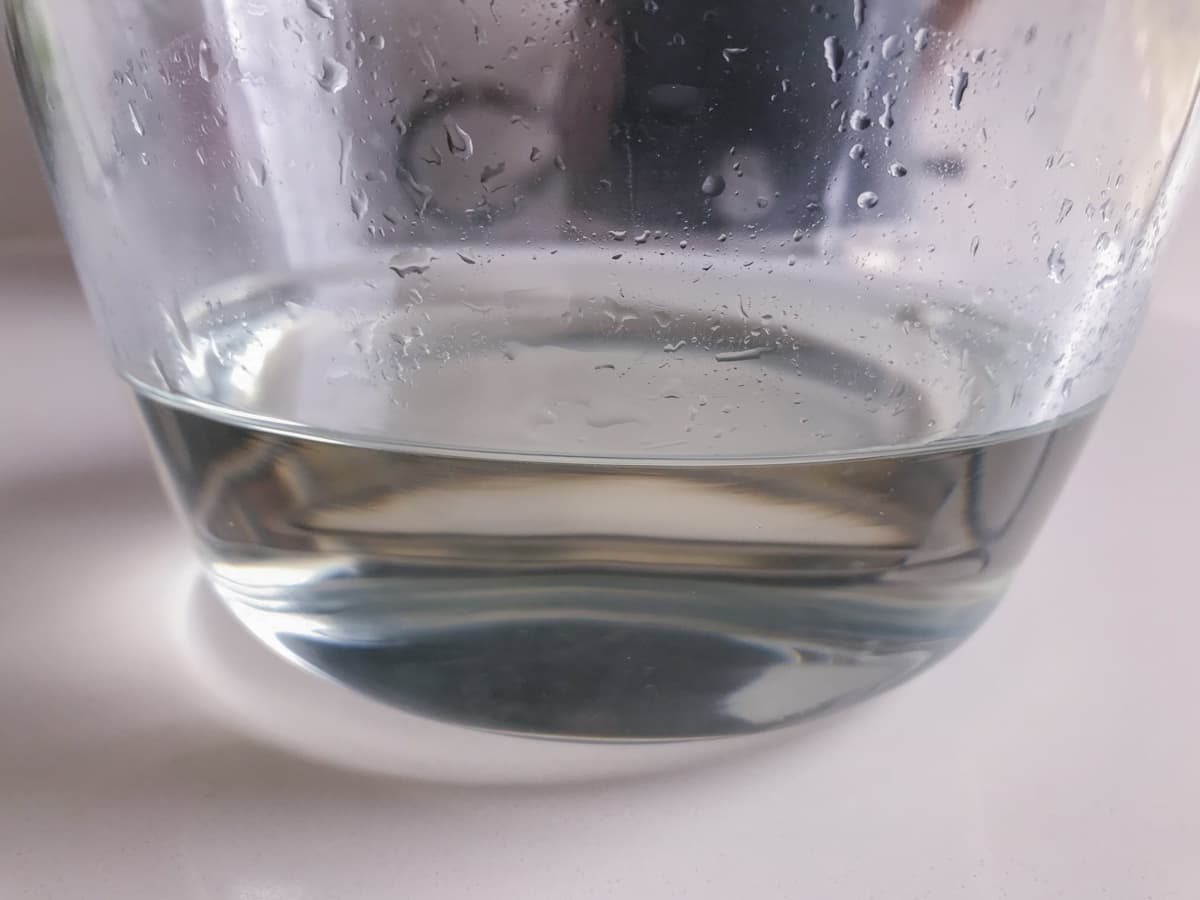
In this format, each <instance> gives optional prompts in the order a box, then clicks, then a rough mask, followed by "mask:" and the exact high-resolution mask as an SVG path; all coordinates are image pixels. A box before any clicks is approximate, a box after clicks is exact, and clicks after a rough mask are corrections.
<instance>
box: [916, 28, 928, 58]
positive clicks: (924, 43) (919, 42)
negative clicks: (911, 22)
mask: <svg viewBox="0 0 1200 900" xmlns="http://www.w3.org/2000/svg"><path fill="white" fill-rule="evenodd" d="M928 46H929V29H928V28H918V29H917V33H916V34H914V35H913V49H914V50H916V51H917V52H918V53H920V52H921V51H922V50H924V49H925V48H926V47H928Z"/></svg>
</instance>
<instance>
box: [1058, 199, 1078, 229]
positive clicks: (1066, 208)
mask: <svg viewBox="0 0 1200 900" xmlns="http://www.w3.org/2000/svg"><path fill="white" fill-rule="evenodd" d="M1074 208H1075V204H1074V203H1073V202H1072V201H1071V200H1070V198H1064V199H1063V202H1062V206H1060V207H1059V208H1058V224H1059V225H1061V224H1062V223H1063V221H1064V220H1065V219H1066V218H1067V216H1069V215H1070V214H1071V210H1073V209H1074Z"/></svg>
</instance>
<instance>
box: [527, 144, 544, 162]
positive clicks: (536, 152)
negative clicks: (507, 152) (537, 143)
mask: <svg viewBox="0 0 1200 900" xmlns="http://www.w3.org/2000/svg"><path fill="white" fill-rule="evenodd" d="M541 158H542V151H541V150H540V149H539V148H537V147H534V148H533V149H532V150H530V151H529V161H530V162H537V161H538V160H539V159H541Z"/></svg>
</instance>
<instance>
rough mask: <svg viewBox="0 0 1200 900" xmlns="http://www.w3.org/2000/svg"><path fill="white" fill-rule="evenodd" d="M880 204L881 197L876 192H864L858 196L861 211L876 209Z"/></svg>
mask: <svg viewBox="0 0 1200 900" xmlns="http://www.w3.org/2000/svg"><path fill="white" fill-rule="evenodd" d="M878 203H879V195H878V194H877V193H875V192H874V191H863V192H862V193H861V194H859V195H858V208H859V209H874V208H875V207H876V206H877V205H878Z"/></svg>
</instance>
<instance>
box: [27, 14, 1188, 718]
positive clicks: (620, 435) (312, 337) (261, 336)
mask: <svg viewBox="0 0 1200 900" xmlns="http://www.w3.org/2000/svg"><path fill="white" fill-rule="evenodd" d="M6 9H7V13H8V24H9V37H10V43H11V47H12V50H13V53H14V59H15V61H16V65H17V70H18V73H19V75H20V79H21V83H22V86H23V90H24V93H25V97H26V100H27V103H28V107H29V110H30V114H31V118H32V120H33V122H34V124H35V128H36V132H37V136H38V139H39V141H40V144H41V150H42V153H43V155H44V158H45V161H46V166H47V170H48V173H49V178H50V182H51V184H52V186H53V190H54V193H55V196H56V200H57V204H58V208H59V211H60V213H61V216H62V220H63V223H64V226H65V229H66V232H67V235H68V238H69V241H70V244H71V247H72V250H73V254H74V257H75V260H76V263H77V266H78V268H79V272H80V275H81V277H82V280H83V283H84V286H85V288H86V292H87V295H88V298H89V302H90V304H91V305H92V308H93V310H94V312H95V316H96V318H97V320H98V322H99V323H100V327H101V330H102V331H103V332H104V334H105V336H106V337H107V339H108V340H109V342H110V343H111V346H112V350H113V356H114V359H115V361H116V365H117V367H118V369H119V370H120V372H121V373H122V375H123V376H124V377H125V378H127V379H128V381H129V383H130V385H131V386H132V388H133V390H134V391H135V393H136V395H137V398H138V403H139V404H140V408H141V410H142V412H143V414H144V417H145V420H146V423H147V425H148V430H149V434H150V436H151V439H152V442H153V444H154V446H155V448H156V450H157V453H158V455H159V457H160V459H161V461H162V468H163V471H164V473H165V475H166V481H167V482H168V485H169V486H170V488H171V490H172V491H173V493H174V495H175V496H176V498H177V499H178V501H179V505H180V507H181V509H182V510H183V512H184V514H185V516H186V518H187V521H188V522H189V524H190V527H191V528H192V530H193V532H194V534H195V537H196V542H197V546H198V547H199V550H200V554H201V557H202V559H203V561H204V564H205V567H206V569H207V572H208V575H209V577H210V579H211V580H212V582H213V584H214V585H215V586H216V588H217V590H218V591H219V593H220V594H221V595H222V596H223V597H224V598H225V599H226V601H227V602H229V604H230V605H231V607H232V608H233V609H234V610H235V611H237V613H238V615H239V616H240V617H241V618H242V619H243V620H244V621H245V622H246V623H247V624H248V625H249V626H250V627H251V628H252V629H253V630H254V631H255V632H256V633H257V634H259V635H260V636H262V637H264V638H265V639H267V640H268V641H270V642H271V643H272V644H273V645H274V646H276V647H278V648H280V649H281V650H283V651H284V652H285V653H287V654H289V655H291V656H292V657H294V658H296V659H299V660H301V661H303V662H304V663H305V664H307V665H309V666H312V667H315V668H316V669H319V670H320V671H322V672H325V673H327V674H329V675H331V676H333V677H336V678H338V679H341V680H343V681H345V682H347V683H349V684H352V685H354V686H355V687H357V688H359V689H361V690H363V691H366V692H368V693H370V694H372V695H374V696H377V697H379V698H381V699H383V700H385V701H387V702H389V703H392V704H395V705H396V706H399V707H401V708H403V709H405V710H407V711H409V712H412V713H415V714H417V715H420V716H422V717H427V718H428V719H430V720H435V721H438V722H442V723H450V724H453V725H458V726H463V727H468V728H473V729H485V730H492V731H497V732H503V733H507V734H519V735H536V736H541V737H545V736H552V737H557V738H569V739H576V740H609V741H621V742H627V741H651V740H652V741H678V740H682V739H690V738H698V737H718V736H726V735H735V734H746V733H751V732H757V731H763V730H767V729H771V728H775V727H777V726H781V725H785V724H788V723H792V722H795V721H797V720H800V719H802V718H805V717H808V716H810V715H812V714H814V713H817V712H820V711H825V710H829V709H833V708H836V707H839V706H842V705H845V704H847V703H849V702H851V701H854V700H857V699H859V698H862V697H865V696H867V695H870V694H872V693H874V692H877V691H878V690H880V689H882V688H884V687H887V686H890V685H892V684H895V683H896V682H898V681H900V680H902V679H904V678H906V677H908V676H910V675H911V674H913V673H914V672H916V671H918V670H920V669H921V668H923V667H925V666H927V665H928V664H930V663H931V662H933V661H935V660H937V659H938V658H940V657H941V656H943V655H944V654H945V653H947V652H948V651H949V650H950V649H952V648H953V647H955V646H956V645H957V644H958V643H959V642H961V641H962V640H963V639H964V638H965V637H966V636H967V635H968V634H969V633H970V632H971V631H972V630H973V629H974V628H975V627H976V626H977V625H979V623H980V622H981V621H982V620H983V619H984V618H985V617H986V616H987V614H988V613H989V611H990V610H991V609H992V608H993V606H994V604H995V603H996V601H997V600H998V598H999V597H1000V595H1001V594H1002V593H1003V591H1004V589H1005V586H1006V584H1007V583H1008V581H1009V579H1010V577H1011V575H1012V573H1013V571H1014V568H1015V567H1016V566H1017V565H1018V563H1019V562H1020V559H1021V557H1022V556H1023V554H1024V553H1025V551H1026V549H1027V547H1028V545H1029V543H1030V541H1031V540H1032V539H1033V537H1034V535H1035V534H1036V532H1037V529H1038V527H1039V525H1040V523H1041V521H1042V519H1043V517H1044V516H1045V514H1046V511H1047V509H1048V507H1049V505H1050V503H1051V501H1052V499H1053V497H1054V494H1055V491H1056V489H1057V488H1058V486H1059V484H1060V483H1061V481H1062V479H1063V477H1064V474H1065V473H1066V471H1067V470H1068V469H1069V467H1070V465H1071V463H1072V460H1073V457H1074V455H1075V453H1076V452H1077V450H1078V448H1079V445H1080V444H1081V442H1082V440H1083V437H1084V435H1085V433H1086V431H1087V428H1088V424H1089V421H1090V420H1091V419H1092V418H1093V416H1094V415H1095V413H1096V411H1097V410H1098V408H1099V407H1100V405H1101V404H1102V402H1103V399H1104V396H1105V394H1106V393H1107V392H1108V390H1109V389H1110V388H1111V386H1112V384H1113V381H1114V379H1115V377H1116V375H1117V372H1118V370H1119V369H1120V366H1121V364H1122V361H1123V360H1124V358H1125V355H1126V352H1127V350H1128V347H1129V344H1130V341H1131V339H1132V337H1133V334H1134V331H1135V328H1136V324H1137V322H1138V319H1139V316H1140V314H1141V309H1142V305H1143V300H1144V297H1145V296H1146V289H1147V278H1148V276H1149V274H1150V272H1151V269H1152V267H1153V261H1154V257H1155V252H1156V249H1157V247H1158V244H1159V240H1160V237H1161V235H1162V233H1163V230H1164V227H1165V225H1166V222H1167V220H1168V217H1169V212H1170V206H1171V201H1172V199H1173V197H1174V196H1175V195H1176V194H1177V193H1178V191H1177V182H1178V180H1179V178H1180V176H1181V175H1182V174H1183V173H1184V172H1185V171H1186V170H1187V169H1188V168H1189V166H1190V160H1191V150H1192V144H1191V140H1192V138H1191V133H1190V132H1189V131H1188V123H1189V121H1190V118H1191V116H1192V112H1193V108H1194V103H1195V97H1196V87H1197V74H1198V67H1197V63H1198V60H1200V6H1198V5H1197V4H1196V3H1194V2H1192V0H1079V2H1076V3H1070V4H1067V3H1060V4H1054V3H1045V2H1044V0H1038V2H1034V0H1004V2H999V0H997V2H991V0H988V2H982V0H976V2H967V0H892V2H883V0H866V2H865V3H863V2H861V0H860V2H857V3H855V2H854V0H844V2H842V0H838V2H831V3H827V4H824V5H813V4H810V3H808V2H807V0H806V2H798V3H775V2H772V3H767V2H762V0H744V2H739V3H732V2H730V3H718V4H715V5H705V4H694V3H687V2H683V0H616V2H613V0H608V2H597V0H581V2H570V0H532V2H524V0H522V2H517V0H416V2H406V3H399V2H395V0H287V2H283V0H279V2H275V0H252V2H236V3H234V2H226V0H155V2H150V0H138V2H135V0H110V2H106V3H102V4H101V3H95V4H81V3H79V2H78V0H6ZM1048 602H1049V601H1048Z"/></svg>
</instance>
